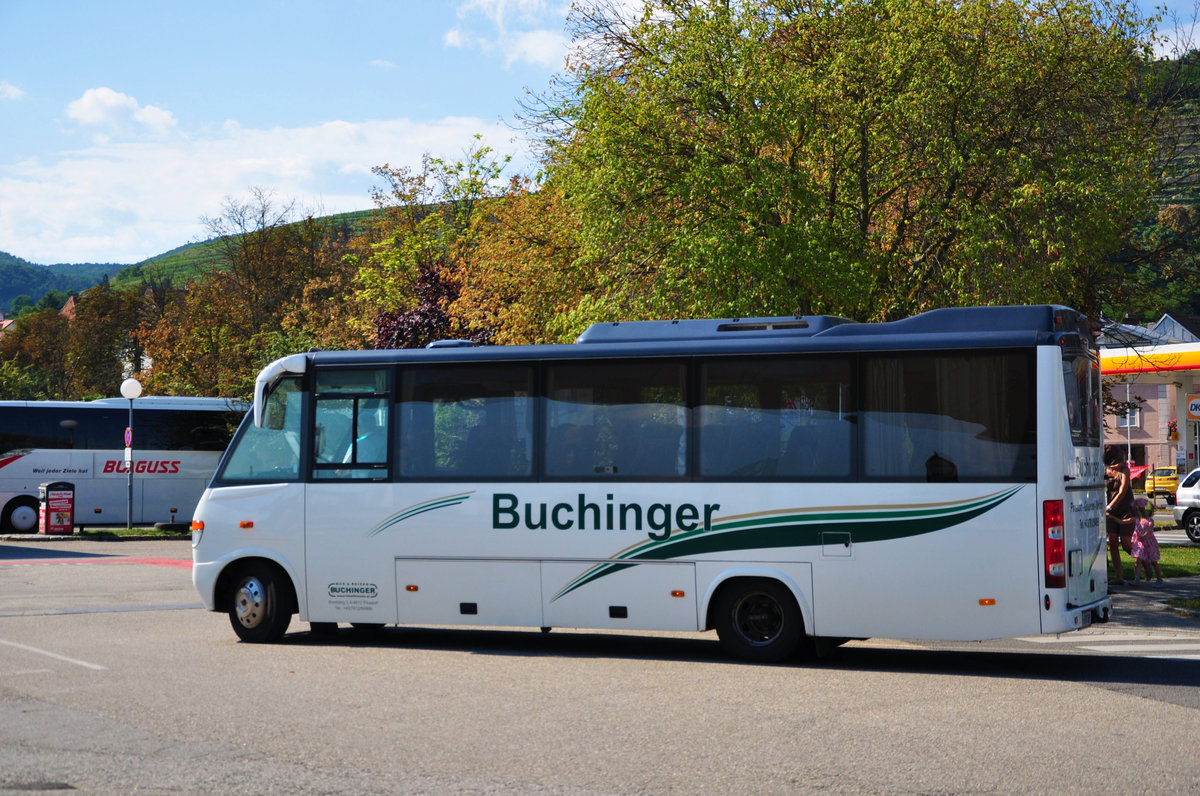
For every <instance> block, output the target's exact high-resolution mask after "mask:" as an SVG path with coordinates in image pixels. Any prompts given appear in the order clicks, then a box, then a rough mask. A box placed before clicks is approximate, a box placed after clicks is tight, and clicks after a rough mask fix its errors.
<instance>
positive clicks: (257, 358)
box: [137, 188, 351, 397]
mask: <svg viewBox="0 0 1200 796" xmlns="http://www.w3.org/2000/svg"><path fill="white" fill-rule="evenodd" d="M206 223H207V225H208V227H209V231H210V232H211V233H212V234H213V235H214V237H216V238H217V240H218V245H219V246H220V248H221V253H222V261H221V263H220V264H219V265H218V266H216V267H214V268H212V269H211V270H210V271H209V272H207V273H206V274H204V275H203V276H202V277H201V278H199V279H196V280H194V281H193V282H191V283H190V284H189V285H188V286H187V289H186V290H185V291H180V292H174V291H172V290H170V288H169V286H159V287H160V288H161V289H156V290H150V291H148V296H149V298H150V299H151V302H150V305H149V306H150V310H149V311H150V317H149V318H148V319H147V320H145V321H143V323H142V326H141V328H140V329H139V332H138V335H137V338H138V340H139V341H140V342H141V343H142V344H143V345H144V346H145V350H146V354H147V355H148V356H149V357H150V358H151V360H152V362H153V366H152V367H151V369H150V371H149V372H148V373H146V374H145V379H146V384H147V389H148V390H149V391H151V392H157V393H160V394H190V395H220V396H229V397H238V396H240V397H247V396H249V395H250V394H251V392H252V389H253V385H254V377H255V375H256V374H257V372H258V370H259V369H260V368H261V367H262V366H263V365H265V364H266V363H267V362H269V361H270V360H271V359H273V358H275V357H278V356H282V355H284V354H288V353H295V352H296V351H297V350H303V349H305V348H307V347H309V346H310V345H311V344H312V341H313V336H312V333H310V332H309V331H308V330H307V328H306V324H307V318H306V315H305V313H306V312H307V311H308V310H310V309H312V308H314V307H316V306H318V303H319V302H318V298H317V295H316V294H315V293H314V292H311V291H314V290H316V289H315V288H314V287H313V286H324V285H328V284H331V283H332V284H340V283H339V282H337V280H334V275H336V274H338V273H339V272H342V271H345V270H347V269H349V268H350V267H351V266H349V265H347V264H346V263H345V254H346V251H347V242H346V240H345V235H344V234H342V232H341V231H339V230H336V229H333V230H331V229H330V228H329V227H328V226H327V225H326V224H325V223H324V222H322V221H320V220H319V219H317V218H314V217H313V215H312V214H311V213H309V214H304V215H301V214H300V212H299V211H298V210H297V208H296V207H295V204H294V203H282V204H281V203H279V202H277V201H275V199H274V198H273V197H272V195H271V194H270V192H268V191H265V190H263V189H259V188H255V189H252V190H251V192H250V196H249V198H247V199H244V200H238V199H232V198H231V199H226V201H225V203H224V205H223V206H222V214H221V215H220V216H218V217H215V218H209V219H206ZM331 280H333V281H332V282H331ZM342 281H343V282H344V281H345V280H342ZM322 289H324V288H322ZM331 300H332V299H331Z"/></svg>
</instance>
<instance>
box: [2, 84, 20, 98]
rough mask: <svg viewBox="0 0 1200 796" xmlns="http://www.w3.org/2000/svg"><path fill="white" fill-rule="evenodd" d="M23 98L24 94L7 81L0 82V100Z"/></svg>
mask: <svg viewBox="0 0 1200 796" xmlns="http://www.w3.org/2000/svg"><path fill="white" fill-rule="evenodd" d="M24 96H25V92H24V91H22V90H21V89H19V88H17V87H16V86H14V85H13V84H12V83H9V82H8V81H7V80H0V100H19V99H22V98H23V97H24Z"/></svg>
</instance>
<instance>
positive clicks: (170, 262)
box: [0, 210, 376, 313]
mask: <svg viewBox="0 0 1200 796" xmlns="http://www.w3.org/2000/svg"><path fill="white" fill-rule="evenodd" d="M375 212H376V211H374V210H359V211H355V212H351V213H338V214H336V215H332V216H324V217H322V218H321V219H320V220H321V221H324V222H325V223H327V224H329V225H330V226H347V227H349V228H350V230H351V232H352V234H358V233H360V232H363V231H365V228H366V225H367V223H368V222H369V220H370V219H371V218H372V217H373V216H374V214H375ZM220 264H221V252H220V247H219V246H218V244H217V242H216V241H213V240H208V241H200V242H197V243H187V244H184V245H183V246H179V247H176V248H174V249H171V250H170V251H167V252H163V253H162V254H159V255H156V256H154V257H151V258H149V259H147V260H143V261H142V262H140V263H136V264H134V265H124V264H121V263H79V264H72V263H58V264H55V265H38V264H36V263H31V262H29V261H28V260H23V259H21V258H20V257H16V256H14V255H11V254H8V253H6V252H0V310H3V311H4V312H6V313H7V312H9V309H10V307H11V304H12V300H13V299H14V298H15V297H17V296H21V295H26V296H29V297H30V299H32V301H33V302H34V303H37V301H38V300H39V299H40V298H41V297H42V296H44V295H45V294H46V293H48V292H49V291H51V290H59V291H62V292H64V293H80V292H82V291H84V290H87V289H88V288H89V287H93V286H94V285H98V284H100V283H101V282H102V281H104V279H105V277H108V279H109V283H110V284H111V285H112V286H113V287H116V288H133V287H137V286H138V285H139V284H141V283H142V280H143V279H146V278H149V277H153V278H155V279H162V278H164V277H169V278H170V280H171V284H173V285H176V286H178V287H182V286H183V285H185V284H187V281H188V280H189V279H191V278H193V277H195V276H197V275H198V274H202V273H204V272H205V271H208V270H210V269H211V268H213V267H215V266H219V265H220Z"/></svg>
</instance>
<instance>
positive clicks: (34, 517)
mask: <svg viewBox="0 0 1200 796" xmlns="http://www.w3.org/2000/svg"><path fill="white" fill-rule="evenodd" d="M38 513H39V511H38V504H37V501H36V500H34V499H33V498H31V497H18V498H13V499H12V500H10V501H8V505H6V506H5V507H4V514H3V516H0V533H33V532H34V531H36V530H37V527H38Z"/></svg>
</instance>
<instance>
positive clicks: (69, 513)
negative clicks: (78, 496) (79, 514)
mask: <svg viewBox="0 0 1200 796" xmlns="http://www.w3.org/2000/svg"><path fill="white" fill-rule="evenodd" d="M38 498H39V500H40V504H41V505H40V509H39V512H38V533H44V534H71V533H73V532H74V530H75V485H74V484H69V483H67V482H65V481H55V482H54V483H52V484H39V485H38Z"/></svg>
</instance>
